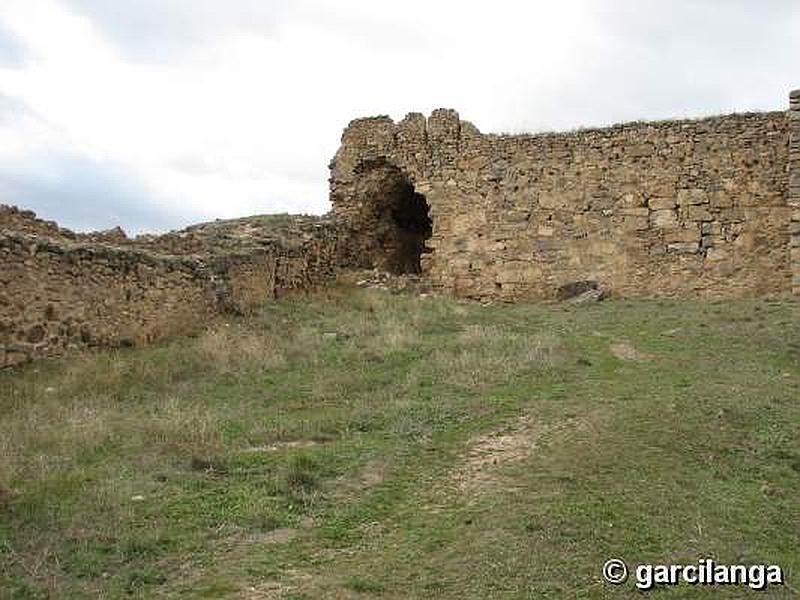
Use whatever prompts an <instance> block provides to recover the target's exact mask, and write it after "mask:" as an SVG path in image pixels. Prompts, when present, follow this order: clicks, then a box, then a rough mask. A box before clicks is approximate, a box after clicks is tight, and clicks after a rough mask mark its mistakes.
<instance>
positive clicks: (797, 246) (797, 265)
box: [788, 90, 800, 296]
mask: <svg viewBox="0 0 800 600" xmlns="http://www.w3.org/2000/svg"><path fill="white" fill-rule="evenodd" d="M789 101H790V109H789V127H790V134H789V135H790V142H789V143H790V147H789V191H788V205H789V208H790V210H791V211H792V215H791V218H792V221H791V225H790V235H791V241H790V246H791V248H790V250H789V254H790V260H791V265H792V291H793V292H794V294H795V295H797V296H800V90H795V91H793V92H792V93H791V96H790V99H789Z"/></svg>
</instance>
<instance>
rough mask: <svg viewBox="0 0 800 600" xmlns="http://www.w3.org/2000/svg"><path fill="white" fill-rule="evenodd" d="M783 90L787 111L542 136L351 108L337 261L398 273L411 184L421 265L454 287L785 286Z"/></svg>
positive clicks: (771, 289)
mask: <svg viewBox="0 0 800 600" xmlns="http://www.w3.org/2000/svg"><path fill="white" fill-rule="evenodd" d="M792 98H793V100H792V111H791V113H792V114H791V115H789V113H787V112H771V113H752V114H740V115H727V116H721V117H712V118H707V119H699V120H683V121H665V122H655V123H630V124H624V125H619V126H614V127H609V128H604V129H593V130H579V131H575V132H568V133H548V134H540V135H509V136H506V135H502V136H499V135H484V134H481V133H480V132H479V131H478V130H477V129H476V128H475V127H474V126H473V125H472V124H470V123H468V122H466V121H462V120H461V119H460V118H459V116H458V114H457V113H456V112H455V111H452V110H437V111H434V113H433V114H432V115H431V116H430V117H429V118H428V119H425V117H423V116H422V115H419V114H410V115H408V116H407V117H406V118H405V119H404V120H403V121H401V122H399V123H396V124H395V123H393V122H392V120H391V119H389V118H388V117H375V118H368V119H358V120H356V121H353V122H352V123H351V124H350V125H349V126H348V127H347V129H346V130H345V132H344V135H343V137H342V145H341V147H340V149H339V151H338V152H337V154H336V156H335V158H334V160H333V162H332V165H331V201H332V203H333V209H334V213H335V216H336V219H337V222H338V225H339V228H340V254H339V260H340V262H341V263H342V264H343V265H345V266H350V265H352V266H358V267H370V266H377V267H389V268H392V269H394V270H397V271H400V272H403V270H404V269H405V267H404V265H407V264H413V263H414V255H413V254H409V251H408V249H403V244H404V243H405V242H404V240H406V241H407V240H408V239H410V238H409V237H408V234H409V233H414V234H415V235H416V234H417V233H419V232H422V233H423V234H424V231H423V229H424V228H417V229H416V230H415V231H413V232H409V231H406V230H405V229H406V228H405V227H404V226H403V224H402V223H401V222H399V220H398V218H397V215H398V214H399V213H400V212H402V210H403V208H402V207H403V206H410V205H411V204H416V203H418V197H419V196H422V197H424V200H425V202H426V204H427V207H426V212H427V214H426V215H423V214H422V213H420V214H418V217H419V218H420V219H421V218H423V217H426V216H427V218H428V219H429V224H428V230H427V234H425V235H424V237H427V239H425V240H424V241H423V242H422V244H420V245H418V248H417V250H416V253H417V254H416V261H417V265H418V269H419V270H421V271H422V272H423V274H424V275H425V276H427V277H428V278H429V279H430V280H431V281H432V283H434V284H435V285H437V286H438V287H439V288H441V289H443V290H445V291H448V292H451V293H454V294H456V295H459V296H466V297H474V298H488V299H501V300H519V299H525V298H530V299H546V298H554V297H556V295H557V293H558V290H559V288H561V287H562V286H564V285H565V284H569V283H570V282H575V281H583V280H592V281H597V282H599V283H600V284H601V285H602V286H603V287H605V288H607V289H609V290H610V291H611V293H612V295H615V296H619V297H733V296H746V295H759V294H769V293H788V292H790V291H791V290H792V286H793V284H792V278H793V274H795V277H796V274H797V273H798V266H797V265H798V264H800V261H798V252H800V249H798V246H797V244H798V241H797V237H796V236H795V237H792V236H793V235H795V234H793V233H790V231H796V230H797V227H798V225H791V226H790V223H792V215H793V214H794V215H795V218H796V220H800V215H798V208H797V207H800V184H798V183H797V182H798V181H800V180H798V179H797V177H798V176H800V175H796V174H794V175H792V179H791V181H792V182H793V183H792V184H791V186H790V180H789V176H788V174H789V166H790V155H789V135H790V122H791V123H792V124H793V125H792V131H793V132H794V133H793V138H792V139H793V140H794V141H793V142H792V143H793V148H794V150H793V154H792V157H793V158H792V161H793V162H792V164H793V165H795V166H793V167H792V168H793V173H798V172H800V169H798V167H797V165H798V164H800V162H798V161H800V159H799V158H798V156H800V155H798V148H797V141H796V140H798V139H800V121H798V119H797V117H796V116H794V115H796V114H800V113H798V110H800V107H798V102H799V101H800V98H798V96H797V95H793V96H792ZM790 190H793V191H791V193H789V191H790ZM405 220H406V221H407V220H408V219H407V218H406V219H405ZM795 222H797V221H795ZM792 228H794V229H792ZM790 237H791V240H790ZM790 244H793V249H791V250H790ZM412 271H413V269H412ZM796 282H797V279H796V278H795V284H794V287H795V290H797V288H798V286H797V283H796Z"/></svg>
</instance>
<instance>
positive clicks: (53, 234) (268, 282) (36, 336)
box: [0, 207, 335, 367]
mask: <svg viewBox="0 0 800 600" xmlns="http://www.w3.org/2000/svg"><path fill="white" fill-rule="evenodd" d="M258 219H259V218H258V217H256V218H254V219H253V220H258ZM293 223H294V221H293ZM241 224H242V225H241V227H240V222H238V221H237V222H236V223H235V224H233V225H232V224H231V222H223V223H221V224H214V225H213V226H209V227H210V229H211V230H212V231H213V232H215V233H218V232H219V231H220V230H222V231H225V232H226V234H227V235H228V236H229V241H228V243H227V245H223V247H220V246H219V245H217V244H215V243H214V240H215V239H216V237H215V236H212V235H211V234H207V233H205V232H201V233H197V232H195V233H193V234H184V233H182V232H176V233H173V234H167V236H164V237H166V238H168V239H166V240H160V239H159V236H148V237H146V238H142V239H138V240H130V239H128V238H127V237H126V236H125V235H124V234H123V233H122V232H121V231H120V232H111V233H108V232H103V233H100V234H75V233H73V232H70V231H69V230H65V229H62V228H60V227H58V226H57V225H55V224H54V223H51V222H47V221H41V220H39V219H36V217H35V215H34V214H33V213H31V212H29V211H20V210H18V209H13V208H11V207H0V367H2V366H11V365H16V364H20V363H23V362H27V361H29V360H34V359H39V358H45V357H50V356H58V355H61V354H65V353H67V352H70V351H74V350H79V349H84V348H95V347H98V348H99V347H118V346H130V345H141V344H146V343H149V342H152V341H154V340H157V339H160V338H164V337H167V336H172V335H177V334H183V333H187V332H190V331H192V330H194V329H196V328H198V327H199V326H202V324H204V323H206V322H207V321H208V320H209V319H211V318H213V317H214V316H215V315H218V314H223V313H236V314H243V313H247V312H250V311H252V310H253V309H254V308H256V307H258V306H259V305H261V304H263V303H264V302H266V301H268V300H270V299H272V298H274V297H276V296H279V295H281V294H284V293H287V292H289V291H291V290H298V289H299V290H308V289H312V288H314V287H316V286H318V285H324V284H325V283H326V282H327V281H328V280H329V279H330V278H331V276H332V275H333V263H334V253H335V235H334V231H333V229H332V227H331V225H330V224H329V223H326V222H325V221H324V220H319V219H317V220H316V221H314V222H312V220H311V219H308V220H306V221H304V222H303V223H302V224H301V226H296V227H295V229H296V231H295V230H292V231H290V232H288V233H289V234H291V235H294V236H295V237H290V238H286V236H285V235H284V236H283V237H284V239H281V240H277V239H273V237H271V234H269V233H267V232H264V231H263V228H264V227H266V226H267V224H265V223H263V222H261V221H259V225H256V226H252V223H250V222H248V221H247V220H241ZM245 225H248V226H252V227H253V229H254V230H255V231H260V232H261V233H260V234H259V235H250V236H249V237H248V236H247V235H242V234H241V233H240V234H238V235H236V234H235V232H237V231H241V228H242V227H244V226H245ZM286 233H287V232H284V234H286ZM301 233H302V235H301ZM171 237H174V238H176V239H183V240H188V239H191V242H187V243H190V245H191V248H192V250H193V251H192V252H184V253H183V254H180V253H174V254H168V253H166V252H165V251H164V250H163V248H164V247H171V248H173V249H176V248H177V246H176V244H175V243H174V240H171V239H169V238H171ZM254 238H258V240H259V243H258V244H256V243H255V242H253V239H254ZM109 239H115V240H116V241H117V242H118V243H117V244H114V245H112V244H111V243H108V241H106V240H109ZM159 249H160V250H159Z"/></svg>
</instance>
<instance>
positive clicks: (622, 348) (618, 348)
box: [609, 341, 653, 362]
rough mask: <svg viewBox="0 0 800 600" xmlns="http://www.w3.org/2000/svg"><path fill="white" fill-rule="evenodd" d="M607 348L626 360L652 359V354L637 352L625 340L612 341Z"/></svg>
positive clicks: (645, 360) (641, 360)
mask: <svg viewBox="0 0 800 600" xmlns="http://www.w3.org/2000/svg"><path fill="white" fill-rule="evenodd" d="M609 349H610V350H611V354H613V355H614V356H616V357H617V358H618V359H620V360H624V361H626V362H649V361H651V360H653V356H652V355H650V354H645V353H644V352H639V351H638V350H637V349H636V348H634V347H633V346H632V345H631V344H630V343H629V342H626V341H618V342H612V343H611V345H610V346H609Z"/></svg>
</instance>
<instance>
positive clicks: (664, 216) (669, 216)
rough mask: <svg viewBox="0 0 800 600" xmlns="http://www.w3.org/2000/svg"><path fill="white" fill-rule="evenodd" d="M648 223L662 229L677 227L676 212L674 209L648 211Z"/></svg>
mask: <svg viewBox="0 0 800 600" xmlns="http://www.w3.org/2000/svg"><path fill="white" fill-rule="evenodd" d="M650 224H651V225H652V226H653V227H660V228H662V229H673V228H676V227H678V214H677V213H676V212H675V211H674V210H654V211H652V212H651V213H650Z"/></svg>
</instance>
